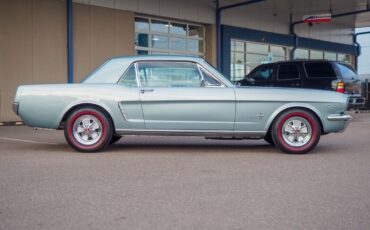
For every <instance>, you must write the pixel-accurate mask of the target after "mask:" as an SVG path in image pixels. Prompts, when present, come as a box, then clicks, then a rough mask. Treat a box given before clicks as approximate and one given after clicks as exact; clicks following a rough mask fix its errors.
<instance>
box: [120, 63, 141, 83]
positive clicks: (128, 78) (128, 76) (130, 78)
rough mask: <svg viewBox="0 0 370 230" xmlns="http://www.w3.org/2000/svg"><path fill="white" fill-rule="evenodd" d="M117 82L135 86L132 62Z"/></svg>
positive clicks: (134, 72)
mask: <svg viewBox="0 0 370 230" xmlns="http://www.w3.org/2000/svg"><path fill="white" fill-rule="evenodd" d="M118 84H120V85H123V86H126V87H137V82H136V71H135V65H134V64H132V65H131V66H130V67H129V68H128V70H126V72H125V73H124V74H123V76H122V77H121V79H120V80H119V82H118Z"/></svg>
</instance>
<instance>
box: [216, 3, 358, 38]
mask: <svg viewBox="0 0 370 230" xmlns="http://www.w3.org/2000/svg"><path fill="white" fill-rule="evenodd" d="M307 2H308V1H307ZM271 4H272V2H269V1H266V2H263V3H257V4H254V5H251V6H242V7H239V8H234V9H229V10H225V11H224V12H223V16H222V23H223V24H225V25H230V26H236V27H242V28H248V29H255V30H262V31H267V32H273V33H280V34H289V24H290V13H289V12H287V11H282V9H279V7H278V5H276V6H274V5H271ZM302 17H303V15H294V21H299V20H302ZM352 27H353V18H351V17H345V18H336V19H333V21H332V22H330V23H322V24H314V25H313V26H312V27H309V26H308V24H300V25H298V26H296V32H297V34H298V35H299V36H301V37H305V38H312V39H318V40H323V41H330V42H337V43H343V44H352V35H351V31H352Z"/></svg>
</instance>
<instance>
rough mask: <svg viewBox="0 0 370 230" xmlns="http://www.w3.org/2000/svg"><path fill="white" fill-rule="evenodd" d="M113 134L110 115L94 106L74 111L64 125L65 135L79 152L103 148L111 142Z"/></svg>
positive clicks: (96, 150)
mask: <svg viewBox="0 0 370 230" xmlns="http://www.w3.org/2000/svg"><path fill="white" fill-rule="evenodd" d="M89 125H90V126H91V127H89ZM90 129H91V130H90ZM81 130H82V131H81ZM90 134H91V135H90ZM112 135H113V125H112V122H111V121H110V119H109V118H108V116H107V115H106V114H105V113H104V112H102V111H100V110H98V109H95V108H92V107H83V108H79V109H77V110H75V111H73V112H72V113H71V114H70V115H69V116H68V118H67V120H66V123H65V127H64V136H65V138H66V140H67V142H68V144H69V145H70V146H71V147H72V148H73V149H75V150H77V151H79V152H98V151H101V150H103V149H104V148H105V147H107V145H109V143H110V142H111V139H112ZM92 137H94V138H92ZM90 139H91V140H90Z"/></svg>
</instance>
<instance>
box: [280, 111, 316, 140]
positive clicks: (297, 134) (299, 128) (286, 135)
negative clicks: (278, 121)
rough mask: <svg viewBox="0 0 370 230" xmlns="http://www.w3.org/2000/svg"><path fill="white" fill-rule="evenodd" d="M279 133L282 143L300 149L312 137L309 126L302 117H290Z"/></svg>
mask: <svg viewBox="0 0 370 230" xmlns="http://www.w3.org/2000/svg"><path fill="white" fill-rule="evenodd" d="M281 132H282V134H283V139H284V141H285V142H286V143H287V144H289V145H290V146H293V147H301V146H303V145H305V144H307V143H308V142H309V141H310V140H311V137H312V127H311V124H310V122H308V120H306V119H304V118H302V117H291V118H289V119H288V120H286V121H285V122H284V124H283V127H282V130H281Z"/></svg>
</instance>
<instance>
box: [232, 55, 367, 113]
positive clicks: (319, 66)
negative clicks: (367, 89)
mask: <svg viewBox="0 0 370 230" xmlns="http://www.w3.org/2000/svg"><path fill="white" fill-rule="evenodd" d="M239 83H240V85H242V86H248V85H254V86H269V87H294V88H310V89H324V90H333V91H337V92H339V93H344V94H347V95H349V98H350V100H349V109H356V108H361V107H363V106H364V105H365V98H363V97H362V96H361V81H360V77H359V76H358V75H357V73H356V71H355V70H354V69H353V68H352V67H351V66H350V65H348V64H346V63H342V62H335V61H318V60H315V61H314V60H310V61H308V60H299V61H283V62H276V63H271V64H263V65H260V66H257V67H256V68H255V69H254V70H252V71H251V73H250V74H248V75H247V76H246V77H245V78H244V79H243V80H241V81H239Z"/></svg>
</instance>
